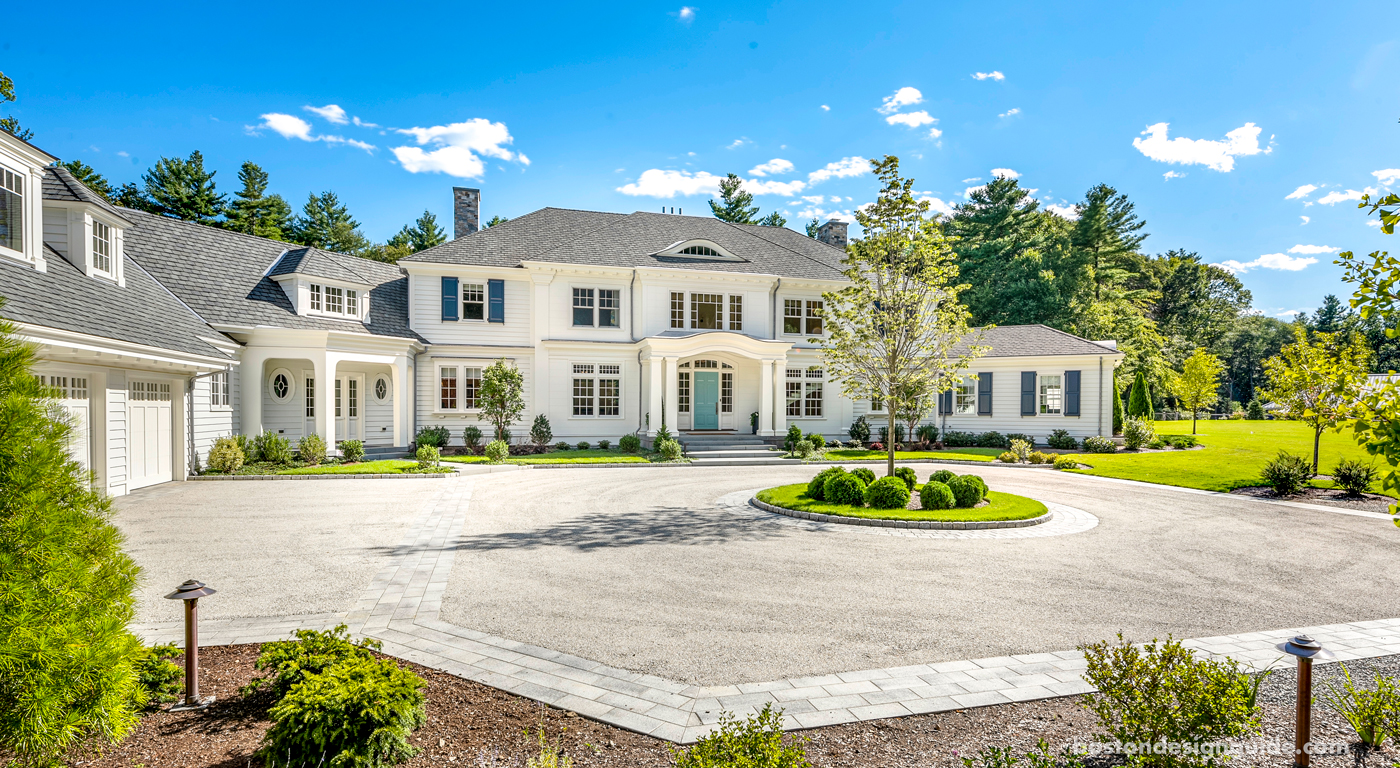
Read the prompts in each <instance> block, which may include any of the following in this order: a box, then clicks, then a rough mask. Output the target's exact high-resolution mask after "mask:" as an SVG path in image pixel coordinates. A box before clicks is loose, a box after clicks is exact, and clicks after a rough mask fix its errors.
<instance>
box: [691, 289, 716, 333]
mask: <svg viewBox="0 0 1400 768" xmlns="http://www.w3.org/2000/svg"><path fill="white" fill-rule="evenodd" d="M690 327H691V328H705V329H709V330H722V329H723V328H724V297H723V296H721V295H720V294H718V293H692V294H690Z"/></svg>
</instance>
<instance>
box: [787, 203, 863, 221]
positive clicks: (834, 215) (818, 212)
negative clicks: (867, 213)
mask: <svg viewBox="0 0 1400 768" xmlns="http://www.w3.org/2000/svg"><path fill="white" fill-rule="evenodd" d="M797 218H799V219H822V220H829V219H835V220H837V221H844V222H846V223H847V224H851V223H854V222H855V220H856V217H855V216H852V215H851V212H850V211H841V210H835V211H827V210H823V209H821V208H817V207H815V206H813V207H811V208H803V209H802V210H800V211H798V212H797Z"/></svg>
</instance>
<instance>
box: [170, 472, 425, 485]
mask: <svg viewBox="0 0 1400 768" xmlns="http://www.w3.org/2000/svg"><path fill="white" fill-rule="evenodd" d="M409 477H412V478H420V477H421V478H423V479H425V480H434V479H437V480H441V479H442V478H445V477H452V475H450V474H445V473H438V472H434V473H431V474H429V473H423V472H405V473H403V474H401V475H357V474H353V473H348V472H347V473H344V474H325V475H191V476H190V477H187V478H185V479H186V480H193V481H198V482H211V483H212V482H227V481H230V480H402V479H405V478H409Z"/></svg>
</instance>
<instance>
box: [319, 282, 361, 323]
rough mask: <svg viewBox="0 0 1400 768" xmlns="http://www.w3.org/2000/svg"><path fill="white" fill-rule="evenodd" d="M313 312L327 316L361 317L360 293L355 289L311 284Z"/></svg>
mask: <svg viewBox="0 0 1400 768" xmlns="http://www.w3.org/2000/svg"><path fill="white" fill-rule="evenodd" d="M310 287H311V296H310V298H311V311H312V312H321V313H324V314H327V315H344V316H346V317H359V316H360V292H359V291H357V290H355V289H353V288H337V287H336V286H334V285H317V284H315V283H312V284H311V286H310Z"/></svg>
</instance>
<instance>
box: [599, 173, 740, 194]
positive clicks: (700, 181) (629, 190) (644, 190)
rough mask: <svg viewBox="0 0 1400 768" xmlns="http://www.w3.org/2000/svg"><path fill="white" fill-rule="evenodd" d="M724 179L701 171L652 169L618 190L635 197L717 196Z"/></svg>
mask: <svg viewBox="0 0 1400 768" xmlns="http://www.w3.org/2000/svg"><path fill="white" fill-rule="evenodd" d="M722 180H723V177H720V176H716V175H714V174H712V173H707V172H705V171H701V172H699V173H695V174H692V173H689V172H687V171H663V170H661V169H660V168H652V169H650V170H647V171H643V172H642V175H641V176H639V177H638V178H637V180H636V181H634V182H632V183H631V184H627V185H625V186H621V187H618V188H617V191H618V192H621V193H622V194H624V195H632V196H634V197H675V196H676V195H680V196H682V197H689V196H691V195H717V194H719V183H720V181H722Z"/></svg>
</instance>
